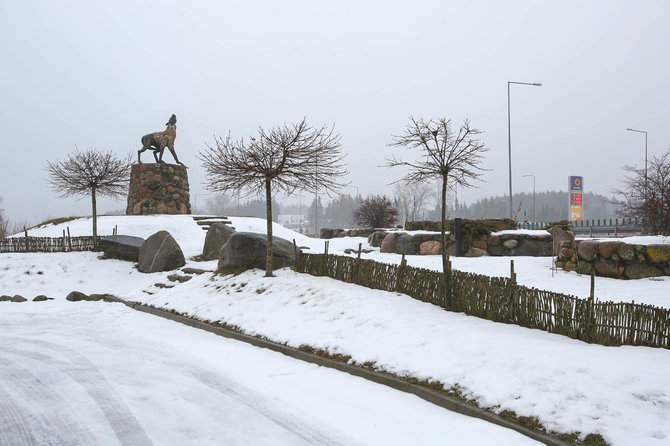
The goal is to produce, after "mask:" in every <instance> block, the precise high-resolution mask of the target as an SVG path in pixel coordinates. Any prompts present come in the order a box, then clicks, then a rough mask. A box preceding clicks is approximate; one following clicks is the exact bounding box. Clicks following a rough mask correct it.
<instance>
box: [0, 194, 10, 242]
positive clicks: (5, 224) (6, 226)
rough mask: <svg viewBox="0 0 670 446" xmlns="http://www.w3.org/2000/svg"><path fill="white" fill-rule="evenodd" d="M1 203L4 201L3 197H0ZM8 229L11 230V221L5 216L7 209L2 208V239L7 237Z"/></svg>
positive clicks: (0, 235)
mask: <svg viewBox="0 0 670 446" xmlns="http://www.w3.org/2000/svg"><path fill="white" fill-rule="evenodd" d="M0 203H2V197H0ZM8 231H9V222H8V221H7V218H6V217H5V210H4V209H2V208H0V239H3V238H5V237H7V235H8V234H7V232H8Z"/></svg>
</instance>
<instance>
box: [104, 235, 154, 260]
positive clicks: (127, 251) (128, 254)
mask: <svg viewBox="0 0 670 446" xmlns="http://www.w3.org/2000/svg"><path fill="white" fill-rule="evenodd" d="M143 243H144V239H143V238H142V237H133V236H132V235H108V236H105V237H102V238H101V239H100V249H102V250H103V252H104V253H105V257H109V258H113V259H120V260H130V261H131V262H137V261H138V260H139V256H140V248H141V247H142V244H143Z"/></svg>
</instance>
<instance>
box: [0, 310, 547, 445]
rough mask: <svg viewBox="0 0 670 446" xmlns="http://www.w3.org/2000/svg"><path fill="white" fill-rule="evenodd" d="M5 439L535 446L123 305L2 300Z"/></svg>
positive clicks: (1, 432) (0, 429)
mask: <svg viewBox="0 0 670 446" xmlns="http://www.w3.org/2000/svg"><path fill="white" fill-rule="evenodd" d="M0 305H1V306H0V444H1V445H11V446H23V445H91V444H96V445H128V446H130V445H133V446H143V445H151V444H155V445H191V444H193V445H209V444H211V445H214V444H217V445H221V444H225V445H237V444H239V445H242V444H244V445H249V444H253V445H265V444H268V445H269V444H272V445H365V444H375V445H377V444H384V445H394V444H398V445H400V444H403V445H404V444H422V445H430V444H458V445H467V444H473V445H474V444H477V445H485V444H497V445H504V444H509V445H512V444H514V445H523V444H537V443H535V442H534V441H532V440H529V439H527V438H525V437H523V436H521V435H519V434H517V433H515V432H512V431H509V430H506V429H503V428H500V427H497V426H493V425H490V424H487V423H485V422H482V421H480V420H476V419H471V418H468V417H464V416H461V415H457V414H454V413H451V412H448V411H446V410H444V409H441V408H438V407H436V406H433V405H432V404H429V403H426V402H424V401H422V400H420V399H419V398H417V397H414V396H412V395H406V394H403V393H401V392H397V391H394V390H391V389H388V388H386V387H384V386H380V385H376V384H373V383H369V382H367V381H365V380H363V379H360V378H355V377H352V376H349V375H347V374H343V373H340V372H336V371H333V370H329V369H324V368H321V367H318V366H315V365H312V364H307V363H303V362H301V361H297V360H293V359H290V358H287V357H285V356H283V355H281V354H278V353H275V352H271V351H266V350H263V349H258V348H254V347H251V346H248V345H246V344H243V343H240V342H236V341H232V340H228V339H223V338H220V337H217V336H214V335H212V334H210V333H206V332H202V331H199V330H196V329H193V328H189V327H185V326H182V325H180V324H177V323H174V322H170V321H165V320H162V319H159V318H157V317H154V316H150V315H146V314H143V313H138V312H134V311H133V310H130V309H128V308H126V307H125V306H123V305H120V304H107V303H89V302H78V303H70V302H66V301H62V300H61V301H52V302H45V303H33V302H27V303H23V304H11V303H2V304H0Z"/></svg>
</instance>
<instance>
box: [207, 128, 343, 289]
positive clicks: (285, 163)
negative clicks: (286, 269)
mask: <svg viewBox="0 0 670 446" xmlns="http://www.w3.org/2000/svg"><path fill="white" fill-rule="evenodd" d="M198 158H199V159H200V161H202V166H203V167H204V168H205V170H206V172H207V180H206V182H205V188H206V189H208V190H211V191H213V192H227V191H234V192H237V193H239V194H243V195H246V196H248V195H252V194H256V195H260V194H262V193H263V192H265V196H266V201H267V221H268V259H267V260H268V261H267V264H266V275H267V276H271V275H272V226H271V222H272V201H271V199H272V192H273V191H274V192H278V191H281V192H284V193H286V194H292V193H293V192H295V191H296V190H315V189H320V190H323V191H325V192H326V193H331V192H335V191H337V190H338V189H339V188H341V187H342V186H343V184H342V183H341V182H340V178H341V177H342V176H344V175H346V174H347V171H346V169H345V166H344V164H343V159H344V155H342V153H341V152H340V136H339V135H337V134H335V133H334V129H333V128H332V127H331V128H328V127H326V126H323V127H320V128H314V127H312V126H310V125H309V124H308V123H307V121H306V120H305V119H303V120H302V121H300V122H299V123H297V124H292V125H286V124H283V125H281V126H279V127H275V128H272V129H270V130H265V129H263V128H260V127H259V128H258V136H256V137H251V138H249V140H248V141H245V140H244V139H240V140H234V139H232V138H231V137H230V135H228V136H227V137H226V138H216V137H215V145H214V147H211V146H209V145H207V150H205V151H202V152H200V153H199V156H198Z"/></svg>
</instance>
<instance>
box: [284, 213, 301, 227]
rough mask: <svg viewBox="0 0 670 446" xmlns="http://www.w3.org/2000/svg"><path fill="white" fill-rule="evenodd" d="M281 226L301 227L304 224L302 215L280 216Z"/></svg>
mask: <svg viewBox="0 0 670 446" xmlns="http://www.w3.org/2000/svg"><path fill="white" fill-rule="evenodd" d="M278 222H279V224H280V225H282V226H286V227H287V228H288V227H296V228H299V227H300V223H301V222H302V215H292V214H279V220H278Z"/></svg>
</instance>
